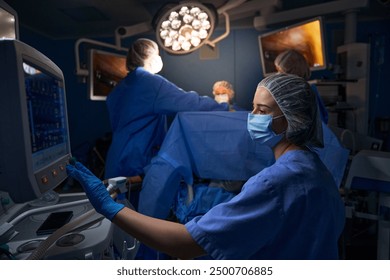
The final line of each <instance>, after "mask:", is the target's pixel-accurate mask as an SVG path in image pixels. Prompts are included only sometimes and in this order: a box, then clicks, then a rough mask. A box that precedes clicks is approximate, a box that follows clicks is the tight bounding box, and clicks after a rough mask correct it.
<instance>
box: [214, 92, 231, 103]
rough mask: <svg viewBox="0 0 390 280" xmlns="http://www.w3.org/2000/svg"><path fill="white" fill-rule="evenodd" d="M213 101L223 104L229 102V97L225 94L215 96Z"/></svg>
mask: <svg viewBox="0 0 390 280" xmlns="http://www.w3.org/2000/svg"><path fill="white" fill-rule="evenodd" d="M214 99H215V101H217V102H218V103H223V102H226V103H228V102H229V95H227V94H217V95H215V97H214Z"/></svg>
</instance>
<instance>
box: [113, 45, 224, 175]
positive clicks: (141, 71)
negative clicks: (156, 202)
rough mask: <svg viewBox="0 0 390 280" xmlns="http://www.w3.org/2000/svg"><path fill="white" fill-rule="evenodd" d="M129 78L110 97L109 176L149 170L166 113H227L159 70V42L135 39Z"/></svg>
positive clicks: (130, 51) (209, 99) (165, 124)
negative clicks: (110, 140) (215, 111)
mask: <svg viewBox="0 0 390 280" xmlns="http://www.w3.org/2000/svg"><path fill="white" fill-rule="evenodd" d="M126 66H127V69H128V71H129V72H128V74H127V76H126V77H125V78H124V79H123V80H122V81H121V82H120V83H119V84H118V86H116V87H115V88H114V89H113V91H112V92H111V93H110V94H109V95H108V97H107V101H106V103H107V108H108V112H109V117H110V123H111V128H112V132H113V137H112V143H111V146H110V148H109V151H108V154H107V159H106V168H105V178H112V177H117V176H126V177H136V176H137V175H143V174H144V167H145V166H146V165H148V164H149V163H150V160H151V158H152V157H153V156H155V155H156V154H157V151H158V149H159V147H160V145H161V143H162V141H163V139H164V137H165V133H166V130H167V119H166V118H167V117H166V116H167V115H169V114H175V113H177V112H181V111H214V110H217V111H227V110H228V105H227V103H222V104H219V103H217V102H216V101H215V100H213V99H212V98H210V97H208V96H200V95H199V94H198V93H196V92H193V91H190V92H185V91H183V90H182V89H180V88H178V87H177V86H176V85H175V84H173V83H172V82H170V81H168V80H167V79H165V78H164V77H162V76H160V75H158V74H157V73H158V72H160V71H161V69H162V67H163V62H162V60H161V57H160V55H159V48H158V45H157V44H156V43H155V42H154V41H152V40H149V39H145V38H141V39H138V40H136V41H135V42H134V43H133V44H132V45H131V47H130V48H129V50H128V54H127V59H126Z"/></svg>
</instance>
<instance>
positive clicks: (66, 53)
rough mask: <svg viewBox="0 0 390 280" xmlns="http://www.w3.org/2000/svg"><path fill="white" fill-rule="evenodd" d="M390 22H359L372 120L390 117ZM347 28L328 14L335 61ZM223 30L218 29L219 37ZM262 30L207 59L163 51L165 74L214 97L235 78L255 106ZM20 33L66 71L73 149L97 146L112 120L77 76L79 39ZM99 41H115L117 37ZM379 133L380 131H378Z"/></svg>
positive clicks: (241, 100) (246, 103) (225, 44)
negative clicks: (218, 84) (366, 52)
mask: <svg viewBox="0 0 390 280" xmlns="http://www.w3.org/2000/svg"><path fill="white" fill-rule="evenodd" d="M388 26H390V20H387V21H381V22H359V23H358V27H357V30H358V32H357V42H365V43H369V44H370V46H371V72H370V103H369V104H367V106H369V108H370V116H371V118H372V119H374V118H375V117H389V116H390V111H389V105H390V90H389V82H388V77H390V69H389V68H390V63H389V49H390V44H389V38H390V34H389V33H390V29H389V28H388ZM343 29H344V25H343V23H326V19H325V30H326V42H327V56H328V63H329V65H333V64H335V63H336V48H337V46H338V45H342V44H343V43H344V42H343V35H344V30H343ZM268 31H269V30H268ZM219 34H220V33H218V32H217V33H216V34H215V35H214V36H213V38H215V37H216V36H218V35H219ZM259 35H260V32H259V31H257V30H255V29H253V28H247V29H237V30H232V31H231V33H230V35H229V36H228V37H227V38H226V39H224V40H222V41H221V42H219V43H218V45H217V47H218V53H219V57H218V58H217V59H210V60H201V59H200V57H199V51H196V52H194V53H192V54H189V55H183V56H173V55H170V54H168V53H164V52H161V55H162V58H163V61H164V69H163V71H162V72H161V74H162V75H163V76H165V77H166V78H168V79H169V80H171V81H172V82H174V83H176V84H177V85H178V86H180V87H182V88H183V89H185V90H195V91H197V92H199V93H200V94H201V95H209V96H212V94H211V88H212V85H213V83H214V82H215V81H216V80H220V79H225V80H229V81H230V82H232V83H233V85H234V86H235V90H236V102H237V103H238V105H240V106H241V107H244V108H246V109H248V110H249V109H251V107H252V105H251V104H252V98H253V94H254V92H255V89H256V86H257V83H258V82H259V81H260V80H261V79H262V78H263V75H262V70H261V63H260V56H259V46H258V36H259ZM147 37H150V38H151V39H154V38H153V37H151V36H147ZM20 38H21V40H22V41H24V42H25V43H27V44H29V45H31V46H33V47H35V48H36V49H38V50H39V51H41V52H42V53H44V54H45V55H46V56H48V57H49V58H50V59H52V60H53V61H54V62H55V63H56V64H57V65H58V66H59V67H60V68H61V69H62V71H63V73H64V76H65V81H66V92H67V102H68V112H69V115H68V119H69V126H70V133H71V135H70V137H71V146H72V149H78V148H79V147H80V146H83V145H94V143H95V140H96V139H97V138H99V137H102V136H103V135H104V134H105V133H106V132H109V131H110V125H109V121H108V114H107V109H106V106H105V103H104V102H103V101H90V100H89V99H88V92H87V91H88V87H87V84H86V83H81V82H79V81H78V77H77V76H76V75H75V53H74V45H75V40H50V39H47V38H45V37H42V36H40V35H39V34H35V33H34V32H31V31H30V30H27V29H24V28H23V27H21V30H20ZM99 40H100V41H105V42H109V43H112V42H111V40H112V38H106V39H103V40H102V39H99ZM131 41H132V39H130V40H128V41H127V42H123V43H122V45H123V46H126V45H128V44H129V43H130V42H131ZM312 77H313V78H322V77H325V78H334V77H333V73H332V71H330V70H324V71H320V72H315V73H313V75H312ZM373 134H378V132H375V131H374V132H373ZM380 136H381V137H383V135H380Z"/></svg>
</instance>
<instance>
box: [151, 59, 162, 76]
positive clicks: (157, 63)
mask: <svg viewBox="0 0 390 280" xmlns="http://www.w3.org/2000/svg"><path fill="white" fill-rule="evenodd" d="M162 68H163V62H162V59H161V56H159V55H156V56H154V57H153V59H152V61H151V63H150V72H151V73H153V74H157V73H158V72H160V71H161V69H162Z"/></svg>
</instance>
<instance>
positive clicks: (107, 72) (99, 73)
mask: <svg viewBox="0 0 390 280" xmlns="http://www.w3.org/2000/svg"><path fill="white" fill-rule="evenodd" d="M88 69H89V98H90V99H91V100H106V98H107V96H108V94H109V93H110V92H111V90H112V89H113V88H114V87H115V86H116V85H117V84H118V83H119V81H120V80H122V79H123V78H124V77H125V76H126V75H127V69H126V56H125V55H124V54H120V53H114V52H108V51H103V50H98V49H90V50H89V68H88Z"/></svg>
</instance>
